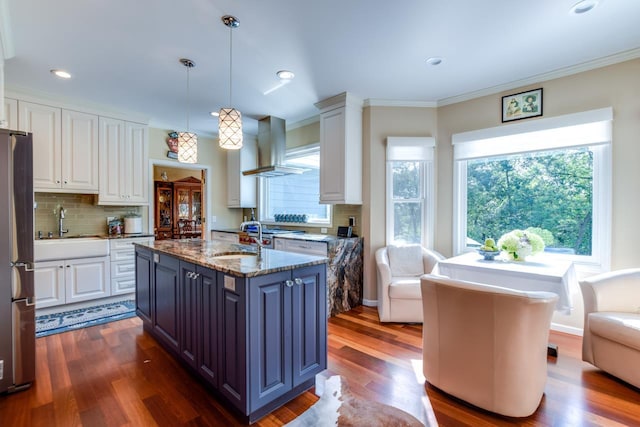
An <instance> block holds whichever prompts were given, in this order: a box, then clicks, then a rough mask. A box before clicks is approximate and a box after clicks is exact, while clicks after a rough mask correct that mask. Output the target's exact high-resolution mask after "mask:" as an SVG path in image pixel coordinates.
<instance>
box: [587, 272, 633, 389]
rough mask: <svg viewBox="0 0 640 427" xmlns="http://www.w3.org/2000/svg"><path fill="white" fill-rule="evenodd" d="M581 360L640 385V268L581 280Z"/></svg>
mask: <svg viewBox="0 0 640 427" xmlns="http://www.w3.org/2000/svg"><path fill="white" fill-rule="evenodd" d="M580 289H581V291H582V297H583V299H584V334H583V337H582V360H584V361H585V362H589V363H591V364H592V365H594V366H597V367H598V368H600V369H602V370H603V371H605V372H608V373H610V374H611V375H614V376H616V377H618V378H620V379H622V380H624V381H626V382H628V383H629V384H632V385H634V386H635V387H640V268H631V269H625V270H617V271H613V272H610V273H603V274H599V275H596V276H591V277H589V278H587V279H584V280H581V281H580Z"/></svg>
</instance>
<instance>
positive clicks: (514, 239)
mask: <svg viewBox="0 0 640 427" xmlns="http://www.w3.org/2000/svg"><path fill="white" fill-rule="evenodd" d="M498 248H500V250H502V251H504V252H506V253H507V256H508V257H509V259H512V260H514V261H524V260H525V259H526V257H528V256H529V255H536V254H538V253H540V252H542V251H543V250H544V241H543V240H542V237H540V236H539V235H537V234H536V233H533V232H531V231H529V230H513V231H511V232H509V233H506V234H503V235H502V237H500V239H498Z"/></svg>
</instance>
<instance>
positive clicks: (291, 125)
mask: <svg viewBox="0 0 640 427" xmlns="http://www.w3.org/2000/svg"><path fill="white" fill-rule="evenodd" d="M319 121H320V115H319V114H317V115H315V116H311V117H308V118H306V119H302V120H298V121H296V122H293V123H289V122H287V130H293V129H298V128H301V127H303V126H308V125H312V124H314V123H318V122H319Z"/></svg>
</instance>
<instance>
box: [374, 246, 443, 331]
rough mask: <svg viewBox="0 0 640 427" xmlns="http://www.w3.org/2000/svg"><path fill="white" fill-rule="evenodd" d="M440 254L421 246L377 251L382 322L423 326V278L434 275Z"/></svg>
mask: <svg viewBox="0 0 640 427" xmlns="http://www.w3.org/2000/svg"><path fill="white" fill-rule="evenodd" d="M441 259H444V257H443V256H442V255H440V254H439V253H438V252H436V251H432V250H429V249H425V248H423V247H422V246H420V245H416V244H413V245H401V246H400V245H399V246H396V245H389V246H386V247H383V248H380V249H378V250H377V251H376V264H377V267H378V268H377V269H378V281H377V290H378V316H380V321H381V322H407V323H422V296H421V294H420V276H422V275H423V274H425V273H431V271H432V270H433V267H435V265H436V264H437V263H438V261H439V260H441Z"/></svg>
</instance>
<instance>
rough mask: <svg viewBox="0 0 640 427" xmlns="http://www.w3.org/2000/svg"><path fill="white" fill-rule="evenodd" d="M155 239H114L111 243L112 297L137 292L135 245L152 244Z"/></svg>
mask: <svg viewBox="0 0 640 427" xmlns="http://www.w3.org/2000/svg"><path fill="white" fill-rule="evenodd" d="M152 241H153V237H134V238H124V239H112V240H110V241H109V253H110V254H111V295H123V294H130V293H133V292H135V290H136V277H135V276H136V262H135V247H134V246H133V244H134V243H150V242H152Z"/></svg>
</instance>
